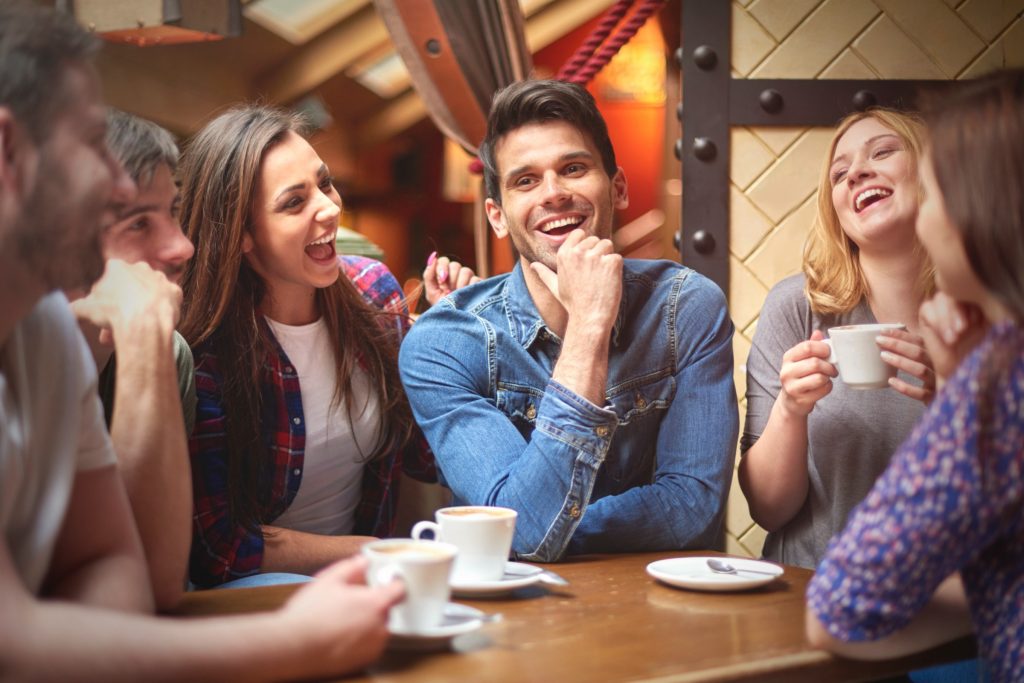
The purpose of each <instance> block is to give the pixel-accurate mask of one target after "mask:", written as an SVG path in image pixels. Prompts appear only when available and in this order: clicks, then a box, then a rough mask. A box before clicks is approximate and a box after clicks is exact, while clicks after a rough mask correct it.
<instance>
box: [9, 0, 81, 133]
mask: <svg viewBox="0 0 1024 683" xmlns="http://www.w3.org/2000/svg"><path fill="white" fill-rule="evenodd" d="M98 49H99V39H97V38H96V37H95V36H93V35H92V34H91V33H89V32H88V31H86V30H85V29H84V28H82V27H81V26H79V25H78V24H77V23H76V22H75V20H74V18H73V17H72V16H71V15H69V14H64V13H61V12H55V11H54V10H52V9H48V8H45V7H41V6H39V5H36V4H34V3H31V2H27V1H26V0H3V1H2V2H0V107H7V108H8V109H10V110H11V111H12V112H13V113H14V117H15V118H16V119H17V120H18V122H19V124H21V125H23V126H25V128H26V129H27V130H28V132H29V135H30V136H31V137H32V140H33V142H35V143H37V144H38V143H40V142H41V141H42V140H43V139H44V138H45V137H46V135H47V133H49V131H50V128H51V126H52V123H53V118H54V115H55V114H56V113H57V112H58V111H59V110H60V109H61V108H62V105H63V103H64V97H65V95H64V91H65V89H64V88H63V87H62V85H63V82H64V70H65V69H66V68H67V67H68V66H69V65H72V64H86V63H88V62H89V61H90V60H91V59H92V57H93V55H94V54H95V53H96V51H97V50H98Z"/></svg>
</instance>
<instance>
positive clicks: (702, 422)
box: [569, 271, 739, 554]
mask: <svg viewBox="0 0 1024 683" xmlns="http://www.w3.org/2000/svg"><path fill="white" fill-rule="evenodd" d="M678 278H679V282H678V283H677V285H678V289H677V290H674V291H673V294H672V296H670V298H669V305H670V306H671V307H672V309H670V313H672V315H671V319H672V320H674V322H675V330H674V339H675V344H676V347H675V351H674V352H675V358H676V372H675V377H674V379H675V396H674V398H673V400H672V403H671V405H670V406H669V408H668V410H667V411H666V413H665V415H664V417H663V418H662V419H661V422H660V425H659V427H658V436H657V441H656V446H655V449H656V450H655V462H656V465H655V469H654V476H653V480H652V483H651V484H650V485H647V486H637V487H634V488H631V489H629V490H627V491H624V492H622V493H620V494H618V495H614V496H606V497H604V498H601V499H599V500H596V501H593V502H592V503H591V504H590V506H589V507H588V508H587V514H586V516H585V517H584V518H583V521H582V523H581V524H580V526H579V529H578V530H577V532H576V535H575V536H574V538H573V540H572V544H571V546H570V548H569V551H570V552H571V553H574V554H576V553H593V552H641V551H653V550H674V549H680V548H686V547H692V548H709V547H716V546H717V545H719V540H718V537H719V535H720V532H721V525H722V521H723V517H724V510H725V501H726V499H727V496H728V492H729V485H730V483H731V481H732V469H733V462H734V460H735V453H736V438H737V431H738V424H739V418H738V413H737V404H736V389H735V386H734V383H733V374H732V372H733V353H732V334H733V325H732V321H731V320H730V319H729V315H728V312H727V309H726V304H725V297H724V296H723V294H722V292H721V290H719V289H718V287H717V286H715V285H714V284H713V283H711V282H710V281H709V280H707V279H706V278H704V277H702V276H700V275H698V274H696V273H693V272H692V271H690V272H689V273H688V274H686V275H680V276H678Z"/></svg>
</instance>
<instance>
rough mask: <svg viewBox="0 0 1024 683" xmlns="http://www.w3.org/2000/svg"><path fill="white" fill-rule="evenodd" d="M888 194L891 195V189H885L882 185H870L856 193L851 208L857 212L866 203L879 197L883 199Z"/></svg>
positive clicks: (870, 202)
mask: <svg viewBox="0 0 1024 683" xmlns="http://www.w3.org/2000/svg"><path fill="white" fill-rule="evenodd" d="M890 195H892V190H887V189H885V188H882V187H872V188H870V189H867V190H864V191H863V192H861V193H860V194H859V195H857V197H856V198H855V199H854V201H853V208H854V210H855V211H858V212H859V211H861V210H862V209H863V208H864V207H865V206H867V205H868V204H873V203H875V202H876V201H878V200H879V199H885V198H886V197H888V196H890Z"/></svg>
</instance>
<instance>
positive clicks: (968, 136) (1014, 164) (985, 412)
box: [925, 69, 1024, 488]
mask: <svg viewBox="0 0 1024 683" xmlns="http://www.w3.org/2000/svg"><path fill="white" fill-rule="evenodd" d="M925 111H926V121H927V123H928V146H929V151H930V152H931V163H932V169H933V170H934V172H935V181H936V183H937V184H938V186H939V191H940V193H941V194H942V199H943V203H944V204H945V208H946V213H947V215H948V216H949V219H950V222H951V223H952V224H953V226H954V227H955V228H956V229H957V231H958V232H959V233H960V238H961V239H962V241H963V247H964V252H965V253H966V254H967V259H968V261H969V263H970V266H971V270H973V271H974V275H975V276H976V277H977V278H978V280H979V281H980V282H981V283H982V286H984V287H985V289H986V290H987V291H988V293H989V294H991V295H992V296H993V297H994V298H995V299H996V300H997V301H998V302H999V303H1000V304H1001V305H1002V307H1003V308H1004V309H1005V310H1006V311H1007V313H1008V314H1009V315H1010V316H1011V317H1012V318H1013V319H1014V321H1015V322H1016V324H1017V326H1018V327H1017V328H1016V329H1015V330H1014V329H1011V330H1009V331H1008V332H1007V337H1004V340H1003V343H1002V344H998V345H993V347H992V348H990V349H989V352H988V353H986V354H985V355H983V356H982V357H981V359H980V363H981V367H980V370H979V375H978V383H977V387H978V389H977V401H978V429H979V433H978V453H979V458H980V459H982V460H984V459H985V458H987V457H988V454H990V453H992V452H994V451H995V449H996V445H997V444H998V443H999V442H1000V441H1001V440H1002V439H1005V438H1006V435H1005V434H1004V433H999V426H1000V425H999V423H998V422H997V420H996V415H997V414H998V412H999V408H1000V405H1001V402H1003V401H1005V400H1006V399H1005V398H1004V397H1005V396H1006V392H1007V391H1008V390H1007V383H1008V382H1009V381H1011V379H1010V378H1012V374H1011V373H1010V369H1011V367H1012V365H1013V364H1014V363H1016V362H1019V358H1020V344H1021V342H1022V341H1024V332H1022V330H1021V329H1020V327H1019V326H1021V325H1024V192H1022V191H1021V188H1022V187H1024V69H1012V70H1007V71H1001V72H995V73H993V74H990V75H988V76H986V77H984V78H981V79H978V80H977V81H973V82H967V83H964V84H959V85H958V87H957V88H956V89H953V90H951V91H950V92H944V93H943V94H942V95H941V96H939V95H933V97H932V98H931V100H930V102H927V103H926V110H925ZM983 472H985V473H987V472H988V469H985V470H983ZM984 481H985V483H986V485H988V486H991V487H996V488H997V487H1000V486H1002V485H1003V482H1002V481H1001V480H996V479H995V478H992V477H988V478H986V479H985V480H984Z"/></svg>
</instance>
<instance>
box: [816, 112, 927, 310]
mask: <svg viewBox="0 0 1024 683" xmlns="http://www.w3.org/2000/svg"><path fill="white" fill-rule="evenodd" d="M869 118H873V119H875V120H877V121H878V122H879V123H881V124H882V125H883V126H885V127H886V128H888V129H890V130H891V131H893V132H894V133H896V135H897V136H899V138H900V139H901V140H902V141H903V144H904V145H905V146H906V149H907V153H908V154H909V155H910V159H911V162H910V163H911V164H912V165H913V167H914V168H915V170H916V168H917V157H918V155H919V154H920V153H921V147H922V144H923V142H922V141H923V139H924V126H923V124H922V123H921V120H920V119H919V118H918V117H917V116H915V115H914V114H909V113H906V112H901V111H896V110H893V109H885V108H882V107H876V108H873V109H868V110H867V111H863V112H856V113H853V114H850V115H849V116H847V117H846V118H844V119H843V120H842V121H840V122H839V125H838V126H836V131H835V133H834V134H833V135H832V142H831V143H830V144H829V148H828V154H827V155H826V156H825V161H824V164H823V166H822V169H821V174H820V175H819V177H818V200H817V201H818V203H817V209H818V210H817V215H816V216H815V220H814V224H813V225H812V226H811V232H810V234H809V235H808V236H807V242H806V243H805V244H804V257H803V271H804V278H805V280H806V284H805V289H806V293H807V299H808V301H810V304H811V309H813V310H814V311H815V312H817V313H847V312H849V311H851V310H853V309H854V308H856V306H857V305H858V304H859V303H860V302H861V300H862V299H863V298H864V297H865V296H867V294H868V282H867V279H866V278H865V277H864V271H863V270H861V266H860V257H859V253H858V249H857V245H856V244H854V243H853V240H851V239H850V238H849V237H847V236H846V233H845V232H844V231H843V226H842V225H840V224H839V216H838V215H837V214H836V207H835V206H833V205H832V182H831V179H830V175H829V174H830V169H831V167H832V156H833V155H834V154H835V153H836V145H837V144H839V140H840V138H842V137H843V135H845V134H846V131H848V130H850V127H851V126H853V124H855V123H857V122H859V121H863V120H864V119H869ZM917 255H918V256H919V257H920V259H921V261H922V262H923V263H925V264H926V265H925V267H924V268H922V270H921V273H920V276H919V277H918V281H917V288H918V292H919V293H920V294H921V296H922V298H924V297H927V296H928V295H929V294H931V293H932V292H933V291H934V287H935V285H934V282H935V269H934V268H933V267H932V264H931V260H929V259H928V256H927V254H926V253H925V251H924V248H923V247H921V246H920V245H918V252H917Z"/></svg>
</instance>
